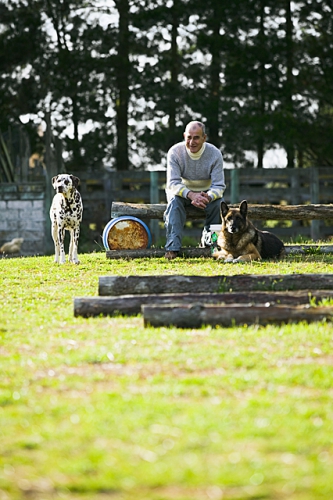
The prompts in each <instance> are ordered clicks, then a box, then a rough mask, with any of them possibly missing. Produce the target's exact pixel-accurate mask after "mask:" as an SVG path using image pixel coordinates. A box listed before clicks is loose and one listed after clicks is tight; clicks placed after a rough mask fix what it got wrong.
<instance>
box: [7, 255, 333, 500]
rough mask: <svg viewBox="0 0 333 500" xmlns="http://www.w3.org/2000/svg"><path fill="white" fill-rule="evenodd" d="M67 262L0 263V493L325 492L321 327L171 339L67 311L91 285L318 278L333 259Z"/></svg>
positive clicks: (328, 442) (95, 496)
mask: <svg viewBox="0 0 333 500" xmlns="http://www.w3.org/2000/svg"><path fill="white" fill-rule="evenodd" d="M80 257H81V264H80V265H78V266H73V265H70V264H68V263H66V264H65V265H63V266H58V265H55V264H54V263H53V262H52V258H51V257H36V258H21V259H1V260H0V275H1V285H2V286H1V289H0V296H1V325H0V353H1V357H0V370H1V379H0V440H1V441H0V445H1V454H0V470H1V474H0V497H1V498H10V499H11V500H23V499H25V498H34V499H35V500H51V499H52V500H54V499H56V498H59V499H60V498H61V499H65V500H79V499H80V500H83V499H89V500H102V499H104V498H113V499H115V500H118V499H119V500H120V499H121V500H131V499H133V500H134V499H138V498H145V499H147V500H162V499H163V500H175V499H176V500H195V499H198V500H199V499H200V500H201V499H205V498H207V499H222V498H223V499H230V500H234V499H236V498H237V499H242V500H250V499H251V500H254V499H258V498H267V499H269V498H274V499H281V500H282V499H286V498H293V499H299V500H313V499H314V498H316V499H323V500H324V499H325V500H329V499H331V498H332V496H333V489H332V482H331V481H328V480H327V478H328V477H330V472H331V470H332V461H333V447H332V439H331V438H332V394H331V387H332V384H333V370H332V362H331V361H332V360H331V357H332V356H331V353H332V348H333V344H332V338H333V337H332V333H333V327H332V325H331V324H330V323H326V322H321V323H314V324H309V325H308V324H306V323H302V324H294V325H292V324H285V325H282V326H274V325H270V326H267V327H258V326H255V325H254V326H247V325H244V326H243V327H236V328H216V329H213V328H210V327H206V328H202V329H199V330H196V329H192V330H182V329H175V328H170V329H169V328H159V329H153V328H144V327H143V323H142V318H141V316H137V317H114V318H111V317H97V318H91V319H83V318H75V317H74V316H73V299H74V297H80V296H94V295H97V290H98V277H99V276H103V275H110V274H116V275H122V276H124V277H125V276H127V275H131V274H135V275H147V274H148V275H152V274H164V275H166V274H186V275H192V274H198V275H215V274H225V275H231V274H235V273H239V274H249V273H250V274H268V273H271V274H280V273H282V274H285V273H293V272H297V273H311V272H316V273H325V272H330V271H331V270H332V256H315V255H308V256H302V257H301V258H300V257H288V258H287V259H285V260H283V261H280V262H273V263H272V262H269V263H268V262H266V263H264V262H256V263H252V264H237V265H234V264H222V263H217V262H215V261H213V260H211V259H176V261H172V262H168V261H165V260H164V259H137V260H120V261H114V260H107V259H106V258H105V255H104V253H96V254H83V255H81V256H80ZM309 300H310V299H309Z"/></svg>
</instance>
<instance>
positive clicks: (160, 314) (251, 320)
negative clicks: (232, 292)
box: [142, 304, 333, 328]
mask: <svg viewBox="0 0 333 500" xmlns="http://www.w3.org/2000/svg"><path fill="white" fill-rule="evenodd" d="M142 313H143V321H144V326H146V327H150V326H152V327H161V326H174V327H177V328H200V327H202V326H205V325H211V326H221V327H229V326H234V325H249V324H259V325H268V324H272V323H277V324H282V323H291V322H298V321H307V322H312V321H322V320H324V319H326V320H329V321H331V320H332V318H333V307H310V306H294V307H291V306H274V305H273V306H271V305H264V306H244V305H239V304H237V305H235V304H234V305H211V304H210V305H201V304H192V305H177V304H175V305H172V304H170V305H167V306H162V305H143V306H142Z"/></svg>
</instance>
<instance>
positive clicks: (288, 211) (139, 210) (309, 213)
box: [111, 202, 333, 220]
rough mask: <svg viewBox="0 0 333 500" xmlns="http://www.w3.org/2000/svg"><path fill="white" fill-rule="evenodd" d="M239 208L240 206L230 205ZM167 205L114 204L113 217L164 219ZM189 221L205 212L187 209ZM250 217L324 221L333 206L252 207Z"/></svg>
mask: <svg viewBox="0 0 333 500" xmlns="http://www.w3.org/2000/svg"><path fill="white" fill-rule="evenodd" d="M229 206H230V207H238V206H239V205H238V204H237V205H229ZM165 209H166V204H163V203H162V204H149V203H124V202H113V203H112V207H111V217H112V218H115V217H120V216H122V215H129V216H134V217H138V218H144V219H163V214H164V212H165ZM186 214H187V218H188V219H189V220H191V219H192V220H196V219H204V218H205V213H204V211H203V210H200V209H198V208H195V207H193V206H190V207H186ZM248 216H249V218H250V219H252V220H324V219H333V204H327V205H320V204H312V205H251V204H249V206H248Z"/></svg>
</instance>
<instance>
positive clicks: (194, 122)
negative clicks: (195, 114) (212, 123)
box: [185, 120, 206, 135]
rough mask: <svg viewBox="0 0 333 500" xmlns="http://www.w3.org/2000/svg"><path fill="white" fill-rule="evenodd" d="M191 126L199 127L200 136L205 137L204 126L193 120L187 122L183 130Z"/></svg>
mask: <svg viewBox="0 0 333 500" xmlns="http://www.w3.org/2000/svg"><path fill="white" fill-rule="evenodd" d="M192 125H197V127H200V128H201V129H202V134H203V135H206V127H205V125H204V124H203V123H202V122H199V121H197V120H193V121H191V122H189V123H188V124H187V125H186V127H185V130H186V129H187V128H189V127H191V126H192Z"/></svg>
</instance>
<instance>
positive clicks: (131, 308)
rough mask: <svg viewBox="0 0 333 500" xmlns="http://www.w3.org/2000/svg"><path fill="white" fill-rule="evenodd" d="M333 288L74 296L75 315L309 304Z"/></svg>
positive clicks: (326, 296) (332, 295)
mask: <svg viewBox="0 0 333 500" xmlns="http://www.w3.org/2000/svg"><path fill="white" fill-rule="evenodd" d="M332 298H333V290H312V291H311V293H309V292H308V291H293V292H247V291H246V292H230V293H163V294H159V295H156V294H152V295H147V294H142V295H121V296H116V297H108V296H105V297H77V298H75V299H74V315H75V316H83V317H86V318H87V317H90V316H100V315H103V316H116V315H119V314H122V315H128V316H133V315H136V314H140V312H141V306H143V305H170V304H180V305H185V304H189V305H191V304H192V305H193V304H201V305H206V304H220V305H222V304H233V305H234V304H243V305H245V304H247V305H250V304H255V305H259V304H261V305H267V304H270V305H282V304H285V305H289V306H291V305H294V306H295V305H301V304H302V305H309V304H310V300H311V301H314V302H315V303H317V304H318V303H319V302H320V301H321V300H323V299H332Z"/></svg>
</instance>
